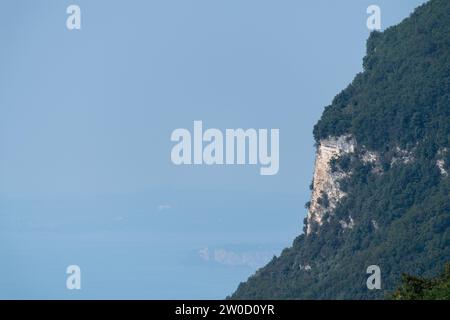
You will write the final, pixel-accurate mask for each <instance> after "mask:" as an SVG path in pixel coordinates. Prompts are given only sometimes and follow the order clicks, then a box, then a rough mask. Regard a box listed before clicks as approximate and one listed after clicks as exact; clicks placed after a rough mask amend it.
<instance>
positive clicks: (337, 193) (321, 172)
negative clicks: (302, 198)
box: [306, 135, 356, 234]
mask: <svg viewBox="0 0 450 320" xmlns="http://www.w3.org/2000/svg"><path fill="white" fill-rule="evenodd" d="M355 150H356V140H355V139H354V138H353V137H352V136H351V135H342V136H339V137H329V138H327V139H322V140H320V143H319V144H318V146H317V151H316V161H315V165H314V181H313V190H312V195H311V201H310V206H309V209H308V215H307V230H306V233H307V234H310V233H311V232H312V226H313V224H318V225H319V226H320V225H322V224H323V223H324V215H325V214H326V213H332V212H333V210H334V209H335V208H336V206H337V204H338V202H339V200H341V199H342V198H343V197H344V196H345V193H344V192H343V191H342V190H341V188H340V185H339V181H340V180H341V179H342V178H344V177H346V176H347V175H348V174H347V173H345V172H342V171H339V170H338V171H335V172H333V171H332V168H331V163H330V161H331V160H332V159H333V158H339V157H341V156H342V155H344V154H350V153H354V152H355ZM324 195H325V197H327V198H328V201H326V202H327V203H326V205H325V204H324V201H323V197H324Z"/></svg>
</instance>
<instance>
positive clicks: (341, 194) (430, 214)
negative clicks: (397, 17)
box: [229, 0, 450, 299]
mask: <svg viewBox="0 0 450 320" xmlns="http://www.w3.org/2000/svg"><path fill="white" fill-rule="evenodd" d="M449 48H450V1H448V0H430V1H429V2H427V3H426V4H424V5H422V6H420V7H418V8H417V9H416V10H415V11H414V13H413V14H412V15H411V16H410V17H409V18H407V19H405V20H404V21H403V22H401V23H400V24H398V25H397V26H394V27H391V28H389V29H387V30H386V31H384V32H382V33H380V32H373V33H372V34H371V35H370V37H369V39H368V41H367V55H366V57H365V58H364V60H363V66H364V71H363V72H362V73H359V74H358V75H357V76H356V77H355V79H354V80H353V82H352V83H351V84H350V85H349V86H348V87H347V88H346V89H345V90H343V91H342V92H341V93H339V94H338V95H337V96H336V97H335V98H334V100H333V102H332V104H331V105H330V106H328V107H326V108H325V111H324V113H323V115H322V117H321V119H320V121H319V122H318V123H317V124H316V126H315V127H314V137H315V140H316V143H317V151H316V162H315V168H314V179H313V182H312V184H311V189H312V196H311V201H310V202H308V203H307V204H306V207H307V210H308V215H307V218H306V219H305V228H304V234H302V235H300V236H299V237H297V239H295V240H294V242H293V245H292V247H290V248H288V249H285V250H284V251H283V252H282V253H281V255H280V256H279V257H277V258H274V259H273V260H272V261H271V262H270V263H269V264H268V265H266V266H265V267H263V268H261V269H260V270H258V271H257V272H256V273H255V274H254V275H253V276H252V277H250V278H249V279H248V280H247V281H246V282H244V283H241V284H240V285H239V287H238V289H237V290H236V292H235V293H234V294H232V296H231V297H229V298H231V299H382V298H385V297H387V296H388V295H390V294H391V293H392V292H393V290H394V289H395V288H396V287H397V286H398V285H399V283H400V282H401V274H402V273H408V274H412V275H417V276H423V277H433V276H436V275H437V274H439V272H440V271H441V270H442V268H443V266H444V264H445V263H446V262H448V261H450V179H449V173H450V171H449V166H450V54H449ZM370 265H377V266H379V267H380V269H381V278H382V289H381V290H368V289H367V286H366V279H367V277H368V275H367V274H366V269H367V267H368V266H370Z"/></svg>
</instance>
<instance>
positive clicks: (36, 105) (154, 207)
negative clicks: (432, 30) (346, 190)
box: [0, 0, 423, 299]
mask: <svg viewBox="0 0 450 320" xmlns="http://www.w3.org/2000/svg"><path fill="white" fill-rule="evenodd" d="M422 2H423V1H421V0H402V1H387V0H382V1H365V0H348V1H339V2H338V1H331V0H330V1H325V0H319V1H317V0H316V1H260V0H258V1H256V0H244V1H242V0H239V1H238V0H228V1H206V0H191V1H181V0H174V1H143V0H142V1H138V0H134V1H123V0H121V1H119V0H117V1H106V0H97V1H86V0H77V1H62V0H61V1H56V0H54V1H50V0H40V1H31V0H29V1H24V0H18V1H13V0H10V1H4V2H3V3H2V9H1V11H0V39H1V41H2V49H1V50H0V70H1V72H0V259H1V260H2V261H3V262H2V264H1V265H0V297H1V298H64V299H65V298H67V299H71V298H139V299H141V298H195V299H197V298H223V297H225V296H226V295H227V294H229V293H231V292H232V291H233V290H234V289H235V288H236V286H237V285H238V283H239V282H240V281H243V280H245V279H246V277H247V276H249V275H250V274H252V273H253V272H254V271H255V270H256V266H261V265H263V264H264V262H265V261H267V260H268V259H270V256H271V255H273V254H278V253H279V252H280V250H281V249H282V248H283V247H285V246H287V245H289V244H290V243H291V241H292V240H293V238H294V237H295V236H296V235H298V234H299V233H300V232H301V229H302V220H303V217H304V215H305V210H304V208H303V204H304V203H305V202H306V201H307V200H308V198H309V190H308V186H309V183H310V181H311V178H312V170H313V163H314V146H313V144H314V141H313V137H312V128H313V125H314V124H315V122H316V121H317V120H318V119H319V117H320V114H321V113H322V111H323V108H324V106H326V105H328V104H329V103H330V102H331V100H332V98H333V97H334V96H335V95H336V94H337V93H338V92H339V91H340V90H342V89H344V88H345V87H346V86H347V84H348V83H349V82H350V81H351V80H352V79H353V77H354V76H355V74H356V73H357V72H360V71H361V63H362V57H363V55H364V52H365V41H366V39H367V37H368V35H369V31H368V30H367V28H366V19H367V14H366V8H367V7H368V6H369V5H370V4H377V5H379V6H380V7H381V10H382V11H381V13H382V26H383V28H386V27H388V26H390V25H393V24H396V23H398V22H400V21H401V20H402V19H403V18H405V17H407V16H408V15H409V13H410V12H412V10H413V8H415V7H416V6H417V5H419V4H420V3H422ZM70 4H77V5H79V6H80V7H81V12H82V29H81V30H79V31H68V30H67V29H66V25H65V20H66V18H67V15H66V12H65V11H66V8H67V6H69V5H70ZM194 120H202V121H203V124H204V126H205V127H207V128H210V127H212V128H219V129H223V130H225V129H226V128H239V127H242V128H279V129H280V171H279V173H278V174H277V175H275V176H261V175H259V168H258V167H253V166H243V167H238V166H223V167H219V166H218V167H208V166H196V167H194V166H189V167H188V166H180V167H176V166H174V165H173V164H172V162H171V161H170V150H171V148H172V146H173V143H172V142H171V141H170V134H171V132H172V131H173V130H174V129H176V128H188V129H192V125H193V121H194ZM206 248H207V249H208V250H205V249H206ZM201 252H202V253H203V254H202V253H201ZM205 252H207V253H208V254H207V255H205V254H204V253H205ZM69 264H78V265H80V267H81V269H82V275H83V276H82V283H83V288H82V290H80V291H77V292H75V291H68V290H67V289H66V288H65V278H66V274H65V268H66V266H67V265H69Z"/></svg>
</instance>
